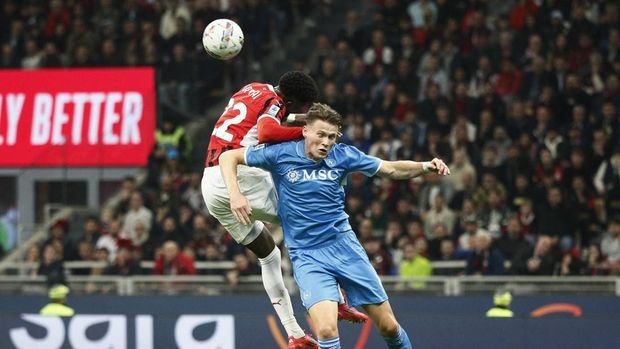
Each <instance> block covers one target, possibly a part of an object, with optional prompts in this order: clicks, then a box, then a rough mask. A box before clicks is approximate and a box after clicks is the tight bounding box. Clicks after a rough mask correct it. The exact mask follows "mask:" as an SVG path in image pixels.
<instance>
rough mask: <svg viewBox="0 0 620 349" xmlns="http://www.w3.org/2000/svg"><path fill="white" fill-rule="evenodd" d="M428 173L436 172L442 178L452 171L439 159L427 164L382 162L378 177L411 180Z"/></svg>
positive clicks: (405, 161)
mask: <svg viewBox="0 0 620 349" xmlns="http://www.w3.org/2000/svg"><path fill="white" fill-rule="evenodd" d="M427 172H434V173H437V174H439V175H441V176H447V175H449V174H450V169H449V168H448V166H447V165H446V164H445V163H444V162H443V161H442V160H441V159H437V158H434V159H433V160H431V161H426V162H416V161H409V160H400V161H382V162H381V166H380V167H379V171H377V175H378V176H381V177H388V178H392V179H409V178H414V177H418V176H420V175H422V174H424V173H427Z"/></svg>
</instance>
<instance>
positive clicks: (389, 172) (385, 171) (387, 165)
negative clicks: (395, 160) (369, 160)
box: [379, 161, 396, 178]
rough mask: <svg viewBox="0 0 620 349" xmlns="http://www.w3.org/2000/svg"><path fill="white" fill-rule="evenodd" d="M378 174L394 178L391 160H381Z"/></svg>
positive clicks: (394, 169)
mask: <svg viewBox="0 0 620 349" xmlns="http://www.w3.org/2000/svg"><path fill="white" fill-rule="evenodd" d="M379 174H380V175H381V176H382V177H388V178H394V177H396V168H395V167H394V165H393V164H392V163H391V162H389V161H383V162H382V163H381V169H380V171H379Z"/></svg>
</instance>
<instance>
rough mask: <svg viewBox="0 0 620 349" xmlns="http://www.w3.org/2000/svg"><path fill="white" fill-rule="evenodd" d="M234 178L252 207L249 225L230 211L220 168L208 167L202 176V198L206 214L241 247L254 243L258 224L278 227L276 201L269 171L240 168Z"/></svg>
mask: <svg viewBox="0 0 620 349" xmlns="http://www.w3.org/2000/svg"><path fill="white" fill-rule="evenodd" d="M237 179H238V182H239V189H240V190H241V193H242V194H243V195H244V196H245V197H246V198H248V200H249V201H250V205H251V206H252V217H251V218H252V221H253V224H252V225H244V224H241V223H239V222H238V221H237V219H236V218H235V216H234V215H233V214H232V212H231V211H230V198H229V196H228V190H227V189H226V185H225V184H224V179H223V178H222V174H221V172H220V167H219V166H212V167H207V168H205V170H204V173H203V176H202V184H201V189H202V197H203V199H204V200H205V204H206V205H207V209H208V210H209V213H211V215H213V217H215V218H216V219H217V220H218V221H219V222H220V223H221V224H222V225H223V226H224V228H226V230H228V232H229V233H230V235H232V237H233V239H235V241H237V242H238V243H240V244H242V245H247V244H249V243H251V242H252V241H254V240H255V239H256V238H257V237H258V235H259V234H260V233H261V231H262V230H263V227H264V224H263V223H262V222H261V221H265V222H269V223H276V224H280V221H279V220H278V216H277V208H278V205H277V203H278V199H277V195H276V189H275V186H274V185H273V180H272V179H271V174H269V172H267V171H264V170H261V169H259V168H256V167H249V166H244V165H240V166H238V167H237Z"/></svg>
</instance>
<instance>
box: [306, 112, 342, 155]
mask: <svg viewBox="0 0 620 349" xmlns="http://www.w3.org/2000/svg"><path fill="white" fill-rule="evenodd" d="M341 127H342V118H341V117H340V114H338V112H337V111H335V110H334V109H332V108H331V107H330V106H328V105H326V104H322V103H313V104H312V106H311V107H310V109H308V112H307V116H306V125H305V126H304V130H303V134H304V139H305V147H306V155H308V157H309V158H311V159H312V160H315V161H319V160H321V159H324V158H325V157H326V156H327V154H328V153H329V151H330V150H331V148H332V147H333V146H334V144H335V143H336V141H337V140H338V136H339V135H340V128H341Z"/></svg>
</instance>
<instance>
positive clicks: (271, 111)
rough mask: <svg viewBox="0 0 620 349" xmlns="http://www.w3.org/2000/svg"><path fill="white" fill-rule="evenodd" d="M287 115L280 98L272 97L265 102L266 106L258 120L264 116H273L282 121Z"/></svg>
mask: <svg viewBox="0 0 620 349" xmlns="http://www.w3.org/2000/svg"><path fill="white" fill-rule="evenodd" d="M285 115H286V108H285V107H284V104H283V103H282V102H281V101H280V100H279V99H278V98H271V99H269V100H268V101H267V103H265V106H264V107H263V109H262V110H261V112H260V115H259V116H258V120H260V119H261V118H264V117H271V118H274V119H276V120H278V122H281V121H282V120H283V119H284V116H285Z"/></svg>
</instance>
